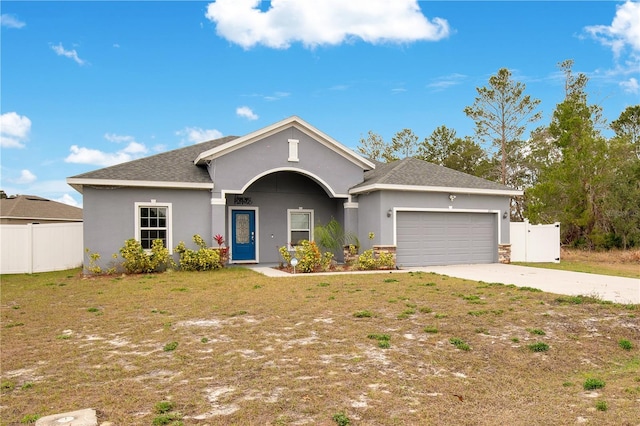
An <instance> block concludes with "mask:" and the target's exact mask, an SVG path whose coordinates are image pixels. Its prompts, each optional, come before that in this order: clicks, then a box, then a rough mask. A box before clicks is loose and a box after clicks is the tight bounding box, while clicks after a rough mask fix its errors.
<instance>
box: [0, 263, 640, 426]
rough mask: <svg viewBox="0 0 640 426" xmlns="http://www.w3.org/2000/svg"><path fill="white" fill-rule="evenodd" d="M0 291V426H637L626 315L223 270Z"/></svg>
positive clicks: (572, 304) (581, 303)
mask: <svg viewBox="0 0 640 426" xmlns="http://www.w3.org/2000/svg"><path fill="white" fill-rule="evenodd" d="M0 290H1V297H2V299H1V306H0V307H1V311H0V314H1V320H2V321H1V329H0V332H1V338H2V350H1V352H0V357H1V359H0V361H1V365H2V372H1V382H2V389H1V392H2V403H1V406H0V419H1V420H0V422H1V424H3V425H15V424H20V423H21V422H22V423H27V422H30V421H34V419H35V418H37V416H45V415H49V414H55V413H61V412H66V411H72V410H76V409H81V408H94V409H96V410H97V412H98V418H99V422H105V421H109V422H113V423H114V424H116V425H150V424H154V425H156V424H157V425H161V424H173V425H179V424H184V425H205V424H206V425H227V424H229V425H231V424H241V425H294V424H295V425H301V424H308V425H317V424H320V425H335V424H352V425H359V424H367V425H397V424H403V425H405V424H406V425H431V424H433V425H441V424H457V425H476V424H496V425H497V424H574V423H577V422H589V423H590V424H635V422H637V407H638V406H637V404H638V403H637V401H638V398H640V372H639V371H640V354H639V351H638V347H640V318H639V315H640V306H639V305H627V306H621V305H614V304H611V303H603V302H601V301H599V300H597V299H593V298H589V297H573V296H560V295H555V294H548V293H543V292H539V291H536V290H535V289H532V288H522V289H519V288H516V287H514V286H505V285H500V284H491V283H482V282H474V281H466V280H461V279H455V278H449V277H444V276H440V275H436V274H427V273H388V272H386V273H379V274H367V275H365V274H359V275H358V274H353V275H335V276H305V275H302V274H301V275H296V276H292V277H287V278H268V277H265V276H262V275H260V274H257V273H255V272H253V271H250V270H247V269H244V268H236V267H232V268H226V269H223V270H219V271H214V272H169V273H164V274H154V275H132V276H118V277H94V278H84V277H82V276H81V275H80V272H79V270H73V271H64V272H53V273H46V274H34V275H12V276H2V281H1V288H0ZM593 383H597V384H598V386H595V387H594V385H593Z"/></svg>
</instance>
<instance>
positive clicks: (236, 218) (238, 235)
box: [231, 210, 256, 262]
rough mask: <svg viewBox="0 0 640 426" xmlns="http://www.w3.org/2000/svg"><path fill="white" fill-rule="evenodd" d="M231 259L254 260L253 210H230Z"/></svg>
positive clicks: (235, 260) (254, 225) (254, 230)
mask: <svg viewBox="0 0 640 426" xmlns="http://www.w3.org/2000/svg"><path fill="white" fill-rule="evenodd" d="M231 257H232V259H231V260H232V261H234V262H238V261H240V262H241V261H250V260H256V212H255V211H254V210H232V211H231Z"/></svg>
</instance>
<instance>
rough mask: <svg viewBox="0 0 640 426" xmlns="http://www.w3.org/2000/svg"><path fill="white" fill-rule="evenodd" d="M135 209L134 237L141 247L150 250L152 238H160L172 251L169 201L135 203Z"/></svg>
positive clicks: (170, 251)
mask: <svg viewBox="0 0 640 426" xmlns="http://www.w3.org/2000/svg"><path fill="white" fill-rule="evenodd" d="M135 210H136V213H135V214H136V226H135V232H136V236H135V238H136V240H138V241H140V244H141V245H142V248H143V249H145V250H151V246H152V245H153V241H154V240H162V242H163V243H164V246H165V247H166V248H168V249H169V253H172V252H173V249H172V241H171V240H172V238H171V203H153V202H151V203H135Z"/></svg>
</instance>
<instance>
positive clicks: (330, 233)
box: [313, 217, 360, 253]
mask: <svg viewBox="0 0 640 426" xmlns="http://www.w3.org/2000/svg"><path fill="white" fill-rule="evenodd" d="M313 232H314V235H315V241H316V243H317V244H319V245H320V246H322V247H323V248H324V249H326V250H329V251H332V252H334V253H336V252H338V251H339V250H342V248H343V247H344V246H348V245H354V246H356V247H359V246H360V241H358V237H357V236H356V235H355V234H354V233H352V232H344V229H342V225H340V222H338V221H337V220H336V219H335V218H333V217H332V218H331V220H330V221H329V223H327V224H326V225H318V226H316V227H315V229H314V230H313Z"/></svg>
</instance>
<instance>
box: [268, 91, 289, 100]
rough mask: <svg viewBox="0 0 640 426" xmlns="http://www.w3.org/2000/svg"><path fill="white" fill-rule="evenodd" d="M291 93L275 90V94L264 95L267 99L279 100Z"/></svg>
mask: <svg viewBox="0 0 640 426" xmlns="http://www.w3.org/2000/svg"><path fill="white" fill-rule="evenodd" d="M289 95H291V94H290V93H288V92H275V93H274V94H273V95H266V96H264V100H265V101H279V100H280V99H282V98H286V97H288V96H289Z"/></svg>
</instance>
